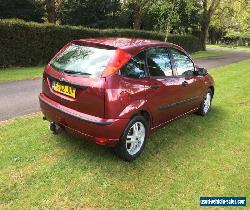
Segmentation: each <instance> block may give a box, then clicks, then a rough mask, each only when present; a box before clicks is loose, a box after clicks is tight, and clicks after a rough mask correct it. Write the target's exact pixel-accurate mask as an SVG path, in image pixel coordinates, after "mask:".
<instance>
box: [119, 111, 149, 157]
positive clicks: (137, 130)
mask: <svg viewBox="0 0 250 210" xmlns="http://www.w3.org/2000/svg"><path fill="white" fill-rule="evenodd" d="M148 124H149V123H148V122H147V120H146V119H145V118H144V117H143V116H140V115H137V116H135V117H133V118H132V119H131V120H130V122H129V123H128V125H127V127H126V128H125V130H124V132H123V135H122V137H121V138H120V141H119V142H118V144H117V145H116V146H115V147H114V152H115V154H116V155H117V156H119V157H120V158H121V159H123V160H125V161H132V160H134V159H136V158H137V157H138V156H139V155H140V154H141V152H142V151H143V149H144V147H145V143H146V139H147V136H148V129H149V125H148Z"/></svg>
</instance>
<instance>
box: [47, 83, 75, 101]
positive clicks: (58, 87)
mask: <svg viewBox="0 0 250 210" xmlns="http://www.w3.org/2000/svg"><path fill="white" fill-rule="evenodd" d="M52 89H53V90H54V91H56V92H58V93H62V94H64V95H67V96H70V97H72V98H75V97H76V88H73V87H70V86H68V85H64V84H61V83H60V82H56V81H53V82H52Z"/></svg>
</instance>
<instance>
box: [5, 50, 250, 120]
mask: <svg viewBox="0 0 250 210" xmlns="http://www.w3.org/2000/svg"><path fill="white" fill-rule="evenodd" d="M245 59H250V52H235V51H234V52H232V53H230V54H227V55H224V56H220V57H210V58H202V59H198V60H196V61H195V62H196V63H197V64H198V65H199V66H201V67H205V68H207V69H211V68H214V67H219V66H224V65H227V64H229V63H234V62H239V61H242V60H245ZM40 90H41V79H36V80H24V81H15V82H8V83H2V84H1V83H0V121H2V120H7V119H11V118H14V117H17V116H22V115H26V114H31V113H35V112H38V111H39V110H40V109H39V103H38V94H39V92H40Z"/></svg>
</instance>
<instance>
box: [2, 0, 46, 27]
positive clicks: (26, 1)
mask: <svg viewBox="0 0 250 210" xmlns="http://www.w3.org/2000/svg"><path fill="white" fill-rule="evenodd" d="M43 15H44V8H43V6H42V4H41V2H37V1H34V0H0V19H6V18H19V19H23V20H26V21H36V22H42V21H43V19H42V18H43Z"/></svg>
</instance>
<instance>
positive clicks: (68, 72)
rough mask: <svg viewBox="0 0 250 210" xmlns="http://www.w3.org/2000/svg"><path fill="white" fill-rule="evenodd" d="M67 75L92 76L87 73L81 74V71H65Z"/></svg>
mask: <svg viewBox="0 0 250 210" xmlns="http://www.w3.org/2000/svg"><path fill="white" fill-rule="evenodd" d="M63 72H64V73H66V74H81V75H91V74H89V73H87V72H81V71H73V70H64V71H63Z"/></svg>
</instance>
